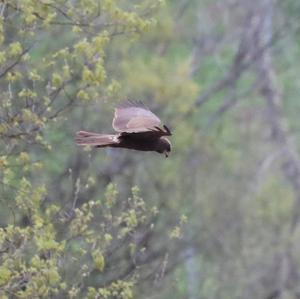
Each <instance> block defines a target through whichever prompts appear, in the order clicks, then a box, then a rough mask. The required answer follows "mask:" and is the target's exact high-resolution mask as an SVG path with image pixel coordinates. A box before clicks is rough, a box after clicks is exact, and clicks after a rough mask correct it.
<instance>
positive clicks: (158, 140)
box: [76, 102, 172, 157]
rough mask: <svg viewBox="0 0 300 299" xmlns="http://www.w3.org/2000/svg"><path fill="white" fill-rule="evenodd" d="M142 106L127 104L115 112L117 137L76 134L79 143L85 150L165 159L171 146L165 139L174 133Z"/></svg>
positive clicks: (114, 126)
mask: <svg viewBox="0 0 300 299" xmlns="http://www.w3.org/2000/svg"><path fill="white" fill-rule="evenodd" d="M160 125H161V120H160V119H159V118H158V117H157V116H156V115H155V114H154V113H153V112H151V111H150V110H149V109H148V108H147V107H146V106H145V105H144V104H143V103H142V102H126V103H125V104H121V105H119V106H117V107H116V108H115V115H114V119H113V122H112V126H113V128H114V130H115V131H116V132H117V134H98V133H92V132H86V131H79V132H77V133H76V143H77V144H78V145H82V146H86V145H89V146H93V147H97V148H98V147H99V148H101V147H117V148H127V149H133V150H138V151H154V152H158V153H160V154H164V155H165V156H166V157H168V156H169V153H170V152H171V142H170V141H169V139H168V138H167V137H165V136H171V135H172V133H171V131H170V130H169V129H168V127H167V126H165V125H163V126H162V128H161V127H160Z"/></svg>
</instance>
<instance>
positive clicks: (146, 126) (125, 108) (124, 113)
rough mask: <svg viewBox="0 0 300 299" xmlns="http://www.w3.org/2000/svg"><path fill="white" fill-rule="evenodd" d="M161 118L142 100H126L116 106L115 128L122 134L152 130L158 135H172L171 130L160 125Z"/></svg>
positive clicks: (113, 124) (152, 132)
mask: <svg viewBox="0 0 300 299" xmlns="http://www.w3.org/2000/svg"><path fill="white" fill-rule="evenodd" d="M160 124H161V120H160V119H159V118H158V117H157V116H156V115H155V114H154V113H153V112H151V111H150V110H149V109H148V108H147V107H146V106H145V105H144V104H143V103H141V102H126V103H125V104H122V105H119V106H118V107H116V108H115V115H114V119H113V123H112V126H113V128H114V129H115V130H116V131H117V132H120V133H122V134H126V133H142V132H149V133H150V132H151V133H150V134H153V135H154V134H155V135H157V136H164V135H171V132H170V130H169V129H168V128H167V127H166V126H163V128H164V129H165V131H164V130H162V129H161V128H160V127H159V126H160Z"/></svg>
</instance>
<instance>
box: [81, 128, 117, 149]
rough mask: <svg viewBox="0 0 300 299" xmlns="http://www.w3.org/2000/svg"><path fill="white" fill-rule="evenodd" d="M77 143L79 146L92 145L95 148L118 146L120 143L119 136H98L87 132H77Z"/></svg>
mask: <svg viewBox="0 0 300 299" xmlns="http://www.w3.org/2000/svg"><path fill="white" fill-rule="evenodd" d="M75 141H76V143H77V145H82V146H85V145H90V146H95V147H106V146H112V145H116V144H118V143H119V140H118V136H117V135H112V134H98V133H92V132H87V131H79V132H77V133H76V139H75Z"/></svg>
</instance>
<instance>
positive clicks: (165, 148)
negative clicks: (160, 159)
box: [156, 137, 171, 158]
mask: <svg viewBox="0 0 300 299" xmlns="http://www.w3.org/2000/svg"><path fill="white" fill-rule="evenodd" d="M156 151H157V152H158V153H160V154H165V157H166V158H168V157H169V154H170V152H171V142H170V140H169V139H168V138H166V137H160V138H159V139H158V143H157V149H156Z"/></svg>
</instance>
